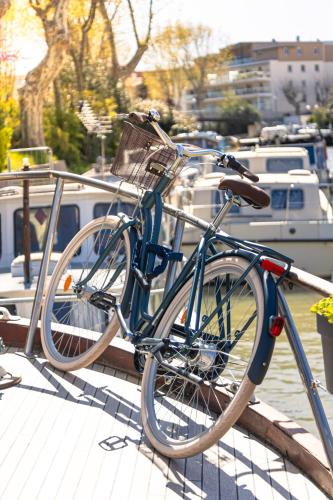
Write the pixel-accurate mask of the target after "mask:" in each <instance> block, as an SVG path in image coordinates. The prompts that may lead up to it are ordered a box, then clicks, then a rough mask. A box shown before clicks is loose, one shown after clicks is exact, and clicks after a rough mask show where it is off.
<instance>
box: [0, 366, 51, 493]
mask: <svg viewBox="0 0 333 500" xmlns="http://www.w3.org/2000/svg"><path fill="white" fill-rule="evenodd" d="M28 363H29V362H28ZM38 363H39V361H38V360H34V368H35V369H36V367H38ZM27 367H28V368H31V365H30V367H29V366H28V365H27ZM38 368H40V367H38ZM52 373H53V372H52V370H50V371H49V372H48V374H47V375H46V377H45V378H44V376H43V375H42V374H41V373H40V372H39V371H38V370H36V375H37V377H36V379H37V381H38V385H37V386H36V387H35V386H31V389H30V390H29V386H28V387H27V390H26V394H24V398H23V401H22V400H21V405H20V406H19V408H18V409H17V413H16V415H15V416H14V417H13V418H12V420H11V422H10V424H9V428H8V429H7V431H6V433H5V435H4V436H2V438H1V449H0V467H1V477H2V478H3V479H2V481H1V482H0V497H1V496H2V494H4V492H5V491H6V489H7V487H8V489H7V491H8V490H11V488H12V485H13V484H14V486H15V484H16V482H17V481H18V475H17V470H18V469H20V464H21V462H22V460H23V459H24V456H25V453H26V452H27V451H28V450H29V447H30V442H32V440H33V437H34V434H35V432H36V430H37V429H38V427H39V425H40V423H41V420H42V418H43V416H44V413H45V402H44V400H45V399H44V398H45V391H47V390H48V389H47V387H48V379H49V378H51V377H52ZM28 383H29V382H28ZM43 386H44V387H43ZM32 389H35V390H32ZM18 396H20V394H18ZM25 396H26V397H25ZM19 399H20V397H19ZM16 491H17V490H16ZM8 498H10V497H9V496H8Z"/></svg>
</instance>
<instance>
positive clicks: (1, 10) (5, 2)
mask: <svg viewBox="0 0 333 500" xmlns="http://www.w3.org/2000/svg"><path fill="white" fill-rule="evenodd" d="M9 7H10V0H0V19H1V18H2V17H3V16H4V15H5V14H6V12H7V10H8V9H9Z"/></svg>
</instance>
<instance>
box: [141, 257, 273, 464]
mask: <svg viewBox="0 0 333 500" xmlns="http://www.w3.org/2000/svg"><path fill="white" fill-rule="evenodd" d="M248 266H249V262H248V261H247V260H246V259H244V258H242V257H238V256H230V257H229V256H228V257H223V258H218V259H216V260H214V261H212V262H210V263H209V264H207V265H206V269H205V276H204V287H203V291H202V293H203V297H202V302H201V308H200V310H198V309H197V310H195V312H194V313H193V316H192V317H191V327H193V328H194V324H195V320H196V318H197V315H199V318H200V321H199V323H200V326H201V325H202V324H203V322H205V324H206V326H205V328H203V331H202V333H201V334H200V336H199V337H198V338H197V339H196V341H195V342H194V343H192V344H191V345H189V344H188V343H187V342H186V339H185V334H184V326H183V325H184V323H185V319H186V316H187V306H188V301H189V295H190V292H191V288H192V278H190V279H189V280H188V281H187V282H186V283H185V284H184V285H183V287H182V288H181V289H180V290H179V292H178V293H177V295H176V296H175V297H174V299H173V301H172V302H171V304H170V306H169V308H168V309H167V311H166V313H165V314H164V316H163V318H162V320H161V321H160V324H159V325H158V327H157V330H156V335H155V336H156V337H157V338H169V339H170V347H169V348H166V349H165V351H164V354H163V356H164V362H165V363H167V365H168V366H169V367H170V369H172V368H178V369H179V368H183V369H184V370H185V371H186V373H190V374H193V375H195V376H199V377H200V378H201V379H203V383H202V384H201V385H197V384H195V383H194V382H192V381H190V380H188V379H184V378H182V377H181V376H180V375H178V374H175V373H174V372H172V371H171V370H170V371H168V369H167V368H164V367H163V368H162V367H161V365H159V363H158V362H157V361H156V359H155V358H154V357H153V356H152V355H151V354H148V356H147V360H146V363H145V369H144V374H143V380H142V401H141V403H142V404H141V413H142V422H143V427H144V430H145V432H146V435H147V437H148V439H149V440H150V442H151V443H152V445H153V446H154V447H155V448H156V449H157V450H158V451H159V452H160V453H162V454H163V455H166V456H169V457H174V458H184V457H188V456H192V455H195V454H197V453H199V452H202V451H204V450H205V449H207V448H209V447H210V446H211V445H213V444H214V443H215V442H216V441H217V440H218V439H220V438H221V437H222V436H223V434H225V432H227V431H228V429H229V428H230V427H231V426H232V425H233V424H234V423H235V422H236V420H237V419H238V417H239V416H240V415H241V413H242V412H243V410H244V408H245V406H246V404H247V403H248V401H249V400H250V398H251V397H252V395H253V392H254V390H255V385H254V384H253V383H252V382H251V381H250V380H249V378H248V376H247V369H248V366H249V364H250V362H251V360H252V359H253V357H254V355H255V352H256V349H257V345H258V341H259V338H260V334H261V331H262V325H263V319H264V310H265V304H264V293H263V286H262V280H261V277H260V275H259V273H258V272H257V270H256V269H255V268H252V270H251V271H250V272H249V274H248V275H247V276H246V278H245V279H243V280H242V281H241V282H240V283H239V284H238V285H237V283H236V282H237V280H238V279H239V278H240V276H241V275H242V274H243V273H244V271H245V270H246V269H247V268H248ZM231 290H232V291H231ZM228 291H231V295H230V299H229V300H227V301H226V302H225V304H224V305H223V306H221V307H217V306H218V304H220V303H221V299H222V298H223V297H224V296H225V295H226V293H228ZM214 310H215V312H214Z"/></svg>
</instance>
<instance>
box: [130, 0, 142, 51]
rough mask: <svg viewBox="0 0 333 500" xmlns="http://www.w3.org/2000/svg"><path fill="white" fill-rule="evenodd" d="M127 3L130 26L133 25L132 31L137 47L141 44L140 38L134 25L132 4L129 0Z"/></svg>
mask: <svg viewBox="0 0 333 500" xmlns="http://www.w3.org/2000/svg"><path fill="white" fill-rule="evenodd" d="M127 5H128V9H129V11H130V16H131V21H132V27H133V32H134V36H135V40H136V44H137V46H138V47H139V46H140V45H141V43H140V38H139V34H138V30H137V27H136V22H135V15H134V9H133V5H132V2H131V0H127Z"/></svg>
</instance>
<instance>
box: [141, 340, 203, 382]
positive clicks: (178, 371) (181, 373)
mask: <svg viewBox="0 0 333 500" xmlns="http://www.w3.org/2000/svg"><path fill="white" fill-rule="evenodd" d="M155 349H156V347H155V348H153V349H152V351H151V352H152V354H153V356H154V357H155V359H156V361H157V362H158V366H159V367H162V368H164V370H165V371H166V372H171V373H174V374H175V375H178V377H181V378H183V379H185V380H187V381H188V382H192V384H195V385H197V386H200V385H202V384H203V382H204V381H203V379H202V378H201V377H198V375H194V374H193V373H189V372H188V371H187V370H185V368H177V367H175V366H170V365H169V363H166V362H165V361H163V358H162V355H161V353H160V351H157V352H153V351H154V350H155Z"/></svg>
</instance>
